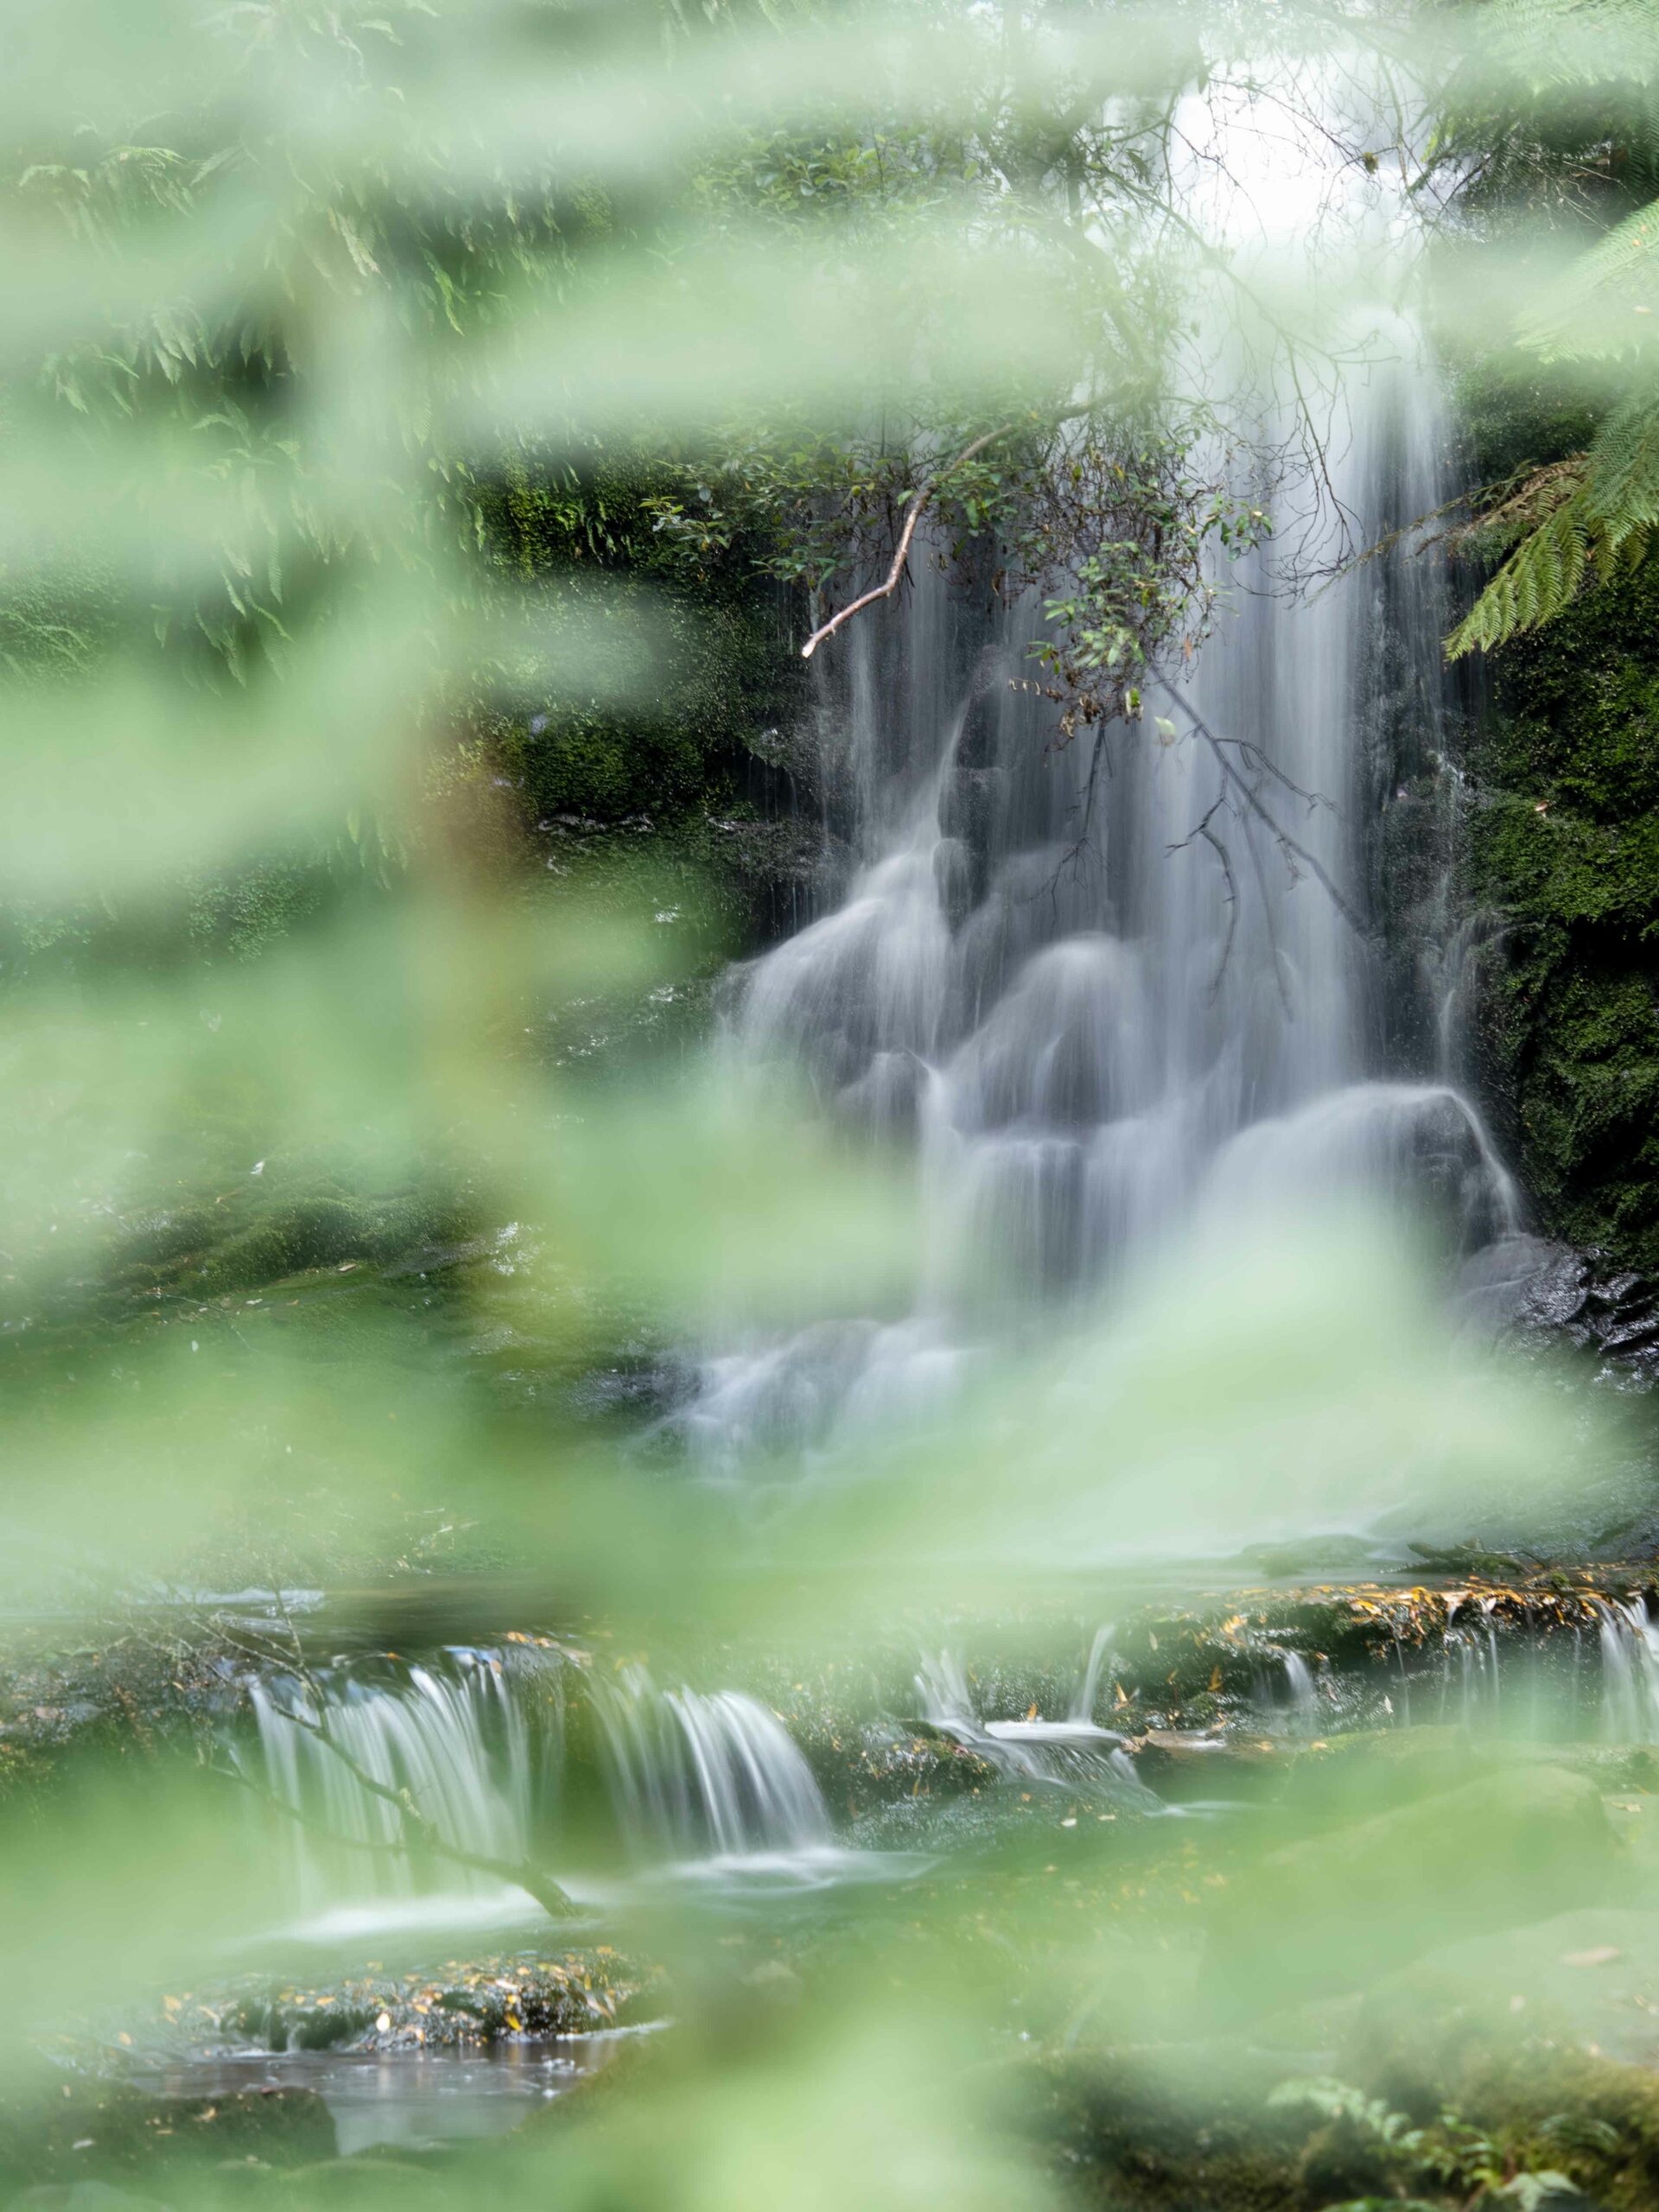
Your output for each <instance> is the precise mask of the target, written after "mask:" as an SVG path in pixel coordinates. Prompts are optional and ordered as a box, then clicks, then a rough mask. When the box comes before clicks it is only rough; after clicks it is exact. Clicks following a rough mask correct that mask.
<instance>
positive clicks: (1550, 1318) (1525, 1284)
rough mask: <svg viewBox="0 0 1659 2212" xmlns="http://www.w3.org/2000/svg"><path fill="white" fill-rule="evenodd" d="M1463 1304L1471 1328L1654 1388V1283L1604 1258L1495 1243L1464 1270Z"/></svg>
mask: <svg viewBox="0 0 1659 2212" xmlns="http://www.w3.org/2000/svg"><path fill="white" fill-rule="evenodd" d="M1461 1300H1462V1304H1463V1306H1464V1309H1465V1313H1468V1315H1469V1316H1470V1319H1471V1322H1472V1323H1473V1324H1474V1325H1476V1326H1477V1327H1478V1328H1479V1329H1481V1330H1483V1331H1484V1332H1490V1333H1491V1334H1493V1335H1495V1336H1497V1337H1498V1338H1503V1339H1507V1340H1509V1341H1510V1342H1514V1343H1518V1344H1522V1345H1526V1346H1530V1347H1538V1348H1546V1349H1547V1348H1548V1346H1550V1345H1551V1344H1568V1345H1571V1346H1572V1347H1573V1349H1574V1350H1576V1351H1583V1352H1588V1353H1591V1354H1592V1355H1594V1356H1595V1357H1598V1358H1599V1359H1601V1360H1603V1361H1605V1363H1607V1366H1608V1368H1609V1369H1610V1370H1611V1373H1612V1375H1613V1376H1615V1377H1616V1378H1618V1379H1620V1380H1623V1381H1624V1382H1625V1383H1627V1384H1633V1385H1636V1386H1637V1387H1640V1388H1643V1389H1646V1388H1649V1387H1651V1386H1652V1385H1653V1384H1655V1383H1659V1284H1656V1283H1654V1282H1653V1281H1651V1280H1649V1278H1648V1277H1647V1276H1645V1275H1643V1274H1639V1273H1637V1270H1636V1269H1634V1268H1621V1267H1618V1265H1617V1264H1615V1263H1614V1262H1611V1260H1610V1259H1609V1258H1608V1256H1607V1255H1606V1254H1605V1253H1604V1252H1599V1251H1596V1250H1593V1249H1591V1250H1586V1251H1580V1250H1577V1249H1575V1248H1574V1247H1573V1246H1572V1245H1568V1244H1555V1243H1550V1242H1548V1240H1547V1239H1545V1238H1543V1237H1539V1236H1509V1237H1503V1238H1501V1239H1499V1240H1498V1241H1497V1243H1493V1244H1491V1245H1489V1246H1488V1247H1487V1248H1486V1249H1485V1250H1484V1252H1481V1253H1478V1254H1477V1255H1476V1256H1475V1258H1474V1260H1473V1261H1471V1262H1469V1263H1468V1265H1467V1266H1466V1267H1465V1270H1464V1274H1463V1278H1462V1287H1461Z"/></svg>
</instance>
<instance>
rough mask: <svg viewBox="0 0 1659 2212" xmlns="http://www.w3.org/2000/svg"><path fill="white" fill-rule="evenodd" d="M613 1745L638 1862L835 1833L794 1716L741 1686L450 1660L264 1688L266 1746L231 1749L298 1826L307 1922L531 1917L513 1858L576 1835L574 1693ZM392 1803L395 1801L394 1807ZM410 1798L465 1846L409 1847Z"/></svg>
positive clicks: (448, 1656) (257, 1729)
mask: <svg viewBox="0 0 1659 2212" xmlns="http://www.w3.org/2000/svg"><path fill="white" fill-rule="evenodd" d="M573 1689H575V1690H576V1691H578V1692H579V1693H580V1694H581V1695H582V1697H583V1699H584V1700H585V1703H586V1707H587V1710H588V1713H589V1714H590V1715H591V1718H592V1720H593V1723H594V1732H595V1733H596V1737H597V1748H598V1764H599V1766H600V1769H601V1785H602V1789H603V1791H604V1793H605V1797H606V1800H607V1804H608V1811H609V1819H608V1826H609V1828H610V1829H611V1830H612V1831H613V1832H614V1833H615V1834H619V1835H620V1842H621V1847H622V1850H623V1852H624V1853H625V1855H626V1857H627V1858H628V1859H631V1860H632V1861H633V1862H634V1863H635V1864H636V1865H641V1866H643V1865H649V1864H652V1863H656V1864H662V1863H664V1861H675V1862H681V1861H686V1860H703V1861H709V1862H713V1863H720V1864H725V1863H729V1862H733V1861H741V1860H743V1859H753V1858H767V1857H769V1858H772V1859H777V1858H779V1856H784V1855H788V1854H791V1853H809V1852H811V1851H813V1850H815V1849H818V1848H820V1847H823V1846H825V1845H827V1843H828V1842H829V1833H830V1831H829V1815H828V1814H827V1812H826V1810H825V1808H824V1803H823V1797H822V1796H821V1795H820V1793H819V1790H818V1787H817V1783H816V1782H815V1780H814V1779H813V1777H812V1773H811V1770H810V1768H809V1767H808V1765H807V1764H806V1762H805V1760H804V1758H802V1756H801V1754H800V1752H799V1751H798V1749H797V1748H796V1746H795V1745H794V1743H793V1742H792V1741H791V1738H790V1736H789V1733H788V1732H787V1730H786V1729H785V1727H784V1726H783V1724H782V1722H781V1721H779V1720H778V1719H776V1718H775V1716H774V1715H772V1713H769V1712H767V1711H766V1708H765V1707H763V1706H760V1705H759V1704H757V1703H756V1702H755V1700H753V1698H750V1697H747V1696H744V1695H742V1694H741V1693H739V1692H736V1691H731V1690H726V1691H717V1692H714V1693H704V1692H700V1691H696V1690H691V1689H685V1688H681V1689H675V1690H670V1691H661V1690H658V1688H657V1687H656V1686H655V1684H654V1683H652V1681H651V1679H650V1677H649V1676H648V1675H646V1674H645V1672H644V1670H643V1669H634V1670H632V1671H631V1672H630V1673H629V1674H628V1675H626V1677H625V1679H624V1680H623V1681H621V1682H620V1683H619V1682H612V1681H609V1680H607V1679H605V1678H602V1677H599V1676H596V1675H589V1674H588V1673H587V1672H585V1671H582V1670H577V1669H575V1668H572V1667H569V1666H566V1665H564V1664H563V1663H556V1664H548V1665H537V1664H529V1665H524V1664H518V1663H515V1662H512V1661H508V1660H505V1659H504V1658H503V1656H501V1655H499V1654H497V1653H495V1652H491V1651H474V1650H466V1649H456V1650H449V1651H447V1652H445V1653H443V1654H442V1656H440V1657H437V1658H435V1659H434V1660H432V1661H431V1662H428V1663H426V1664H423V1665H416V1666H410V1667H409V1668H408V1669H406V1670H404V1671H402V1672H399V1673H397V1674H395V1675H389V1674H387V1673H385V1671H384V1662H381V1667H380V1669H379V1670H378V1671H376V1672H375V1673H373V1674H372V1675H371V1674H367V1673H353V1672H351V1671H350V1670H347V1669H342V1668H331V1669H326V1670H323V1671H321V1672H320V1673H318V1674H315V1675H309V1676H308V1677H305V1678H303V1679H302V1678H301V1677H299V1676H297V1675H276V1676H272V1677H268V1678H264V1679H262V1680H258V1681H254V1682H252V1683H251V1684H250V1686H249V1690H248V1698H249V1704H250V1707H251V1712H252V1714H253V1719H254V1724H255V1726H254V1732H253V1735H252V1737H251V1739H250V1738H246V1737H244V1738H241V1739H240V1740H239V1741H238V1743H237V1744H236V1745H234V1746H233V1752H232V1755H233V1756H234V1757H235V1758H236V1760H237V1762H238V1765H239V1766H240V1767H241V1769H242V1770H243V1772H244V1773H245V1775H246V1776H247V1777H248V1779H249V1781H250V1782H251V1783H252V1784H253V1785H254V1786H255V1788H256V1789H257V1790H259V1791H260V1792H262V1793H263V1794H264V1795H266V1796H270V1797H272V1798H275V1799H276V1800H277V1802H278V1803H279V1804H281V1805H282V1806H283V1807H284V1808H286V1809H287V1811H288V1812H289V1815H291V1816H292V1818H291V1820H290V1821H289V1822H288V1823H285V1824H284V1825H285V1827H286V1828H287V1830H288V1831H289V1834H290V1835H291V1841H292V1849H293V1854H294V1855H293V1860H292V1866H293V1877H294V1884H295V1892H296V1900H295V1901H296V1905H297V1906H298V1909H299V1910H300V1912H301V1913H302V1915H303V1916H306V1917H307V1918H308V1919H309V1918H313V1917H315V1916H319V1915H325V1914H327V1913H329V1912H330V1911H334V1910H340V1909H342V1908H345V1907H347V1906H349V1905H355V1904H360V1903H362V1902H364V1901H372V1903H374V1904H378V1905H381V1906H386V1905H394V1906H395V1905H396V1904H398V1903H399V1902H400V1901H402V1902H404V1903H408V1902H409V1901H411V1900H418V1899H420V1898H422V1897H434V1898H435V1900H436V1901H438V1902H441V1903H442V1904H445V1905H446V1906H454V1905H455V1904H457V1903H459V1904H461V1907H462V1908H463V1910H465V1911H467V1913H468V1914H471V1913H474V1912H479V1911H481V1912H484V1913H485V1914H486V1915H487V1914H489V1913H492V1912H493V1911H500V1912H503V1913H511V1912H512V1911H513V1910H522V1908H523V1905H524V1897H523V1892H522V1891H519V1890H518V1888H517V1887H516V1886H515V1885H512V1883H511V1881H510V1880H508V1879H507V1878H505V1875H502V1874H498V1873H495V1872H491V1871H488V1870H486V1868H484V1867H482V1866H467V1865H466V1864H465V1863H464V1861H465V1859H468V1858H470V1859H477V1860H487V1861H490V1862H493V1864H494V1865H495V1866H500V1867H504V1868H506V1867H512V1866H520V1865H540V1866H548V1867H550V1868H553V1867H556V1866H557V1865H558V1864H559V1863H560V1859H561V1854H562V1853H567V1852H569V1849H570V1848H571V1839H570V1836H569V1821H568V1819H567V1817H566V1815H567V1814H568V1811H569V1805H568V1802H567V1800H568V1794H569V1793H568V1786H567V1785H568V1783H569V1779H570V1776H569V1772H568V1761H567V1745H566V1721H567V1712H566V1700H567V1696H568V1695H569V1694H570V1693H571V1691H572V1690H573ZM385 1793H393V1796H388V1795H386V1794H385ZM404 1794H406V1795H407V1796H408V1798H409V1800H410V1803H411V1804H412V1805H413V1807H414V1808H415V1810H416V1813H417V1814H418V1815H420V1816H421V1817H422V1819H423V1820H424V1821H428V1822H429V1823H430V1825H431V1827H432V1829H433V1831H434V1832H435V1836H436V1838H437V1839H438V1840H439V1841H440V1842H441V1844H442V1845H443V1846H445V1847H448V1850H449V1851H451V1852H454V1853H458V1854H461V1857H459V1858H456V1859H450V1858H448V1857H447V1856H446V1855H445V1853H443V1852H442V1851H440V1852H436V1853H423V1854H420V1855H419V1856H411V1854H410V1853H409V1852H408V1851H407V1850H405V1849H404V1848H403V1847H402V1840H403V1837H404V1821H403V1819H402V1815H400V1813H399V1811H398V1808H397V1803H396V1802H394V1796H402V1795H404Z"/></svg>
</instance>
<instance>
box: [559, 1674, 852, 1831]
mask: <svg viewBox="0 0 1659 2212" xmlns="http://www.w3.org/2000/svg"><path fill="white" fill-rule="evenodd" d="M594 1708H595V1711H596V1713H597V1714H598V1716H599V1719H600V1723H601V1743H602V1745H603V1750H604V1756H605V1761H606V1765H607V1770H608V1772H609V1774H610V1776H611V1778H612V1782H613V1788H614V1792H615V1796H616V1798H617V1802H618V1803H619V1805H620V1807H621V1808H622V1810H623V1814H624V1820H623V1833H624V1835H625V1838H626V1840H627V1841H628V1843H629V1845H630V1846H631V1847H632V1849H633V1850H634V1852H635V1853H636V1854H637V1855H640V1856H652V1857H659V1858H661V1857H668V1858H675V1859H696V1858H703V1857H709V1856H713V1857H715V1858H723V1859H741V1858H746V1857H758V1856H762V1855H765V1854H766V1853H779V1852H782V1853H787V1852H791V1851H793V1852H799V1851H806V1850H810V1849H811V1848H813V1847H817V1846H819V1845H823V1844H825V1843H827V1842H828V1841H829V1815H828V1813H827V1812H826V1810H825V1808H824V1802H823V1796H822V1795H821V1794H820V1792H819V1789H818V1785H817V1782H816V1781H815V1780H814V1779H813V1777H812V1770H811V1769H810V1767H809V1766H808V1765H807V1764H806V1761H805V1760H804V1758H802V1756H801V1754H800V1752H799V1751H798V1750H797V1748H796V1746H795V1745H794V1743H793V1741H792V1740H791V1737H790V1734H789V1731H788V1730H787V1729H786V1728H785V1726H784V1724H783V1722H782V1721H781V1720H779V1719H778V1718H777V1716H776V1715H775V1714H774V1713H768V1712H767V1711H766V1707H764V1706H762V1705H760V1704H757V1703H756V1701H755V1700H754V1699H753V1698H751V1697H746V1696H744V1695H742V1694H741V1693H740V1692H738V1691H735V1690H721V1691H719V1692H717V1693H715V1694H713V1695H712V1696H706V1695H702V1694H699V1693H697V1692H696V1691H694V1690H687V1689H681V1690H671V1691H670V1692H668V1694H666V1695H664V1694H660V1693H659V1692H658V1689H657V1688H656V1686H655V1684H654V1683H653V1682H652V1680H651V1677H650V1676H649V1675H647V1674H646V1673H645V1670H644V1669H641V1668H635V1669H631V1670H630V1671H629V1672H628V1673H627V1674H626V1675H625V1677H624V1679H623V1681H622V1682H621V1684H620V1686H617V1687H614V1688H613V1687H611V1686H608V1685H605V1686H596V1694H595V1697H594Z"/></svg>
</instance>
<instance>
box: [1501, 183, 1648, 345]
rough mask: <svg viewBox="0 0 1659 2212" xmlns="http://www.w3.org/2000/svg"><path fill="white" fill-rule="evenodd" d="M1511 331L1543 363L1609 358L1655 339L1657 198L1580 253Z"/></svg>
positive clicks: (1639, 208) (1628, 216)
mask: <svg viewBox="0 0 1659 2212" xmlns="http://www.w3.org/2000/svg"><path fill="white" fill-rule="evenodd" d="M1518 331H1519V336H1520V339H1521V342H1522V345H1524V346H1529V347H1530V348H1531V349H1532V350H1533V351H1534V352H1535V353H1538V354H1540V355H1541V357H1542V359H1545V360H1546V361H1564V360H1577V361H1586V360H1607V359H1616V358H1617V357H1618V356H1619V355H1621V354H1627V353H1636V352H1639V351H1642V350H1644V349H1646V348H1649V347H1651V346H1653V345H1654V344H1655V343H1656V341H1659V200H1649V202H1648V204H1647V205H1646V207H1638V208H1637V210H1636V211H1635V213H1633V214H1630V215H1627V216H1626V217H1625V218H1624V221H1623V222H1622V223H1619V224H1617V225H1616V226H1614V227H1613V229H1611V231H1609V232H1608V233H1607V235H1606V237H1605V238H1601V239H1599V241H1598V242H1597V244H1596V245H1593V246H1592V247H1591V248H1590V250H1589V251H1588V252H1587V253H1583V254H1580V256H1579V257H1578V259H1577V260H1576V261H1575V262H1574V263H1573V266H1572V268H1571V269H1570V270H1568V271H1567V275H1566V276H1565V277H1562V278H1561V279H1560V281H1559V282H1558V283H1555V284H1554V285H1553V286H1552V287H1551V288H1550V289H1549V291H1548V293H1547V294H1546V296H1545V297H1544V299H1543V300H1542V301H1541V302H1540V304H1539V305H1538V306H1537V307H1536V308H1533V309H1532V310H1531V312H1530V313H1529V314H1527V315H1523V316H1522V318H1521V319H1520V322H1519V326H1518Z"/></svg>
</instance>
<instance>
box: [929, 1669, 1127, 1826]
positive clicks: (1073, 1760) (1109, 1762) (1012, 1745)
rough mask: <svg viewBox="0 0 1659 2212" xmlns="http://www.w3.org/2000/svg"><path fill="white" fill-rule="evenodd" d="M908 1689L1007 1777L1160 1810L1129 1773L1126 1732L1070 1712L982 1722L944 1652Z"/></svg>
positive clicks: (939, 1724)
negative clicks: (1051, 1716)
mask: <svg viewBox="0 0 1659 2212" xmlns="http://www.w3.org/2000/svg"><path fill="white" fill-rule="evenodd" d="M1100 1648H1101V1647H1100V1646H1099V1643H1098V1639H1096V1649H1100ZM1091 1663H1092V1662H1091ZM916 1690H917V1694H918V1697H919V1698H920V1700H921V1705H922V1712H923V1715H924V1717H925V1719H927V1720H928V1721H929V1722H931V1725H932V1726H934V1727H935V1728H938V1730H940V1731H941V1732H942V1733H944V1734H945V1735H948V1736H950V1737H952V1738H954V1739H955V1741H956V1742H957V1743H959V1744H962V1745H965V1746H966V1747H967V1748H968V1749H969V1751H976V1752H977V1753H978V1755H979V1756H980V1758H982V1759H984V1760H985V1761H986V1762H987V1764H988V1765H990V1766H993V1767H995V1769H996V1770H997V1771H998V1772H999V1773H1000V1774H1001V1775H1003V1776H1004V1777H1007V1779H1008V1780H1009V1781H1012V1782H1020V1783H1038V1784H1039V1785H1040V1786H1042V1787H1045V1788H1057V1789H1071V1790H1084V1791H1086V1792H1087V1793H1088V1794H1089V1795H1090V1796H1096V1797H1100V1798H1103V1799H1106V1800H1109V1801H1110V1802H1115V1803H1118V1804H1123V1805H1127V1806H1128V1807H1130V1808H1134V1809H1135V1810H1136V1811H1140V1812H1148V1813H1158V1812H1162V1811H1163V1810H1164V1805H1163V1801H1162V1800H1161V1798H1160V1797H1159V1796H1157V1795H1156V1794H1155V1792H1154V1791H1153V1790H1150V1789H1147V1786H1146V1784H1145V1783H1143V1782H1142V1781H1141V1777H1140V1776H1139V1775H1138V1774H1136V1772H1135V1762H1134V1760H1133V1759H1132V1758H1130V1757H1129V1753H1128V1748H1127V1744H1128V1738H1125V1737H1123V1736H1121V1735H1119V1734H1117V1733H1116V1732H1115V1731H1114V1730H1112V1729H1109V1728H1099V1727H1096V1726H1095V1724H1094V1722H1093V1721H1091V1720H1090V1719H1087V1718H1078V1717H1077V1716H1076V1714H1075V1711H1074V1713H1073V1716H1072V1717H1070V1718H1068V1719H1065V1720H1042V1719H1038V1718H1037V1717H1036V1716H1035V1715H1030V1716H1028V1717H1027V1718H1026V1719H1022V1720H985V1721H982V1720H981V1719H979V1717H978V1713H977V1709H976V1700H975V1699H974V1696H973V1694H972V1692H971V1691H970V1690H969V1687H968V1677H967V1675H966V1674H965V1672H964V1671H963V1666H962V1662H961V1661H960V1660H959V1659H957V1656H955V1654H954V1653H952V1652H949V1651H942V1652H940V1653H939V1654H938V1656H937V1657H933V1658H928V1659H925V1660H924V1661H923V1662H922V1664H921V1666H920V1668H919V1669H918V1673H917V1675H916Z"/></svg>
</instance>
